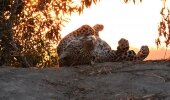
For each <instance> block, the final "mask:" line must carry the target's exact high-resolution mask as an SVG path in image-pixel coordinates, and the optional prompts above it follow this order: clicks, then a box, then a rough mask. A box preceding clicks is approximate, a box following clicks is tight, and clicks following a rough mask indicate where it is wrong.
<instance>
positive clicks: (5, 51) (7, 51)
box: [0, 0, 97, 67]
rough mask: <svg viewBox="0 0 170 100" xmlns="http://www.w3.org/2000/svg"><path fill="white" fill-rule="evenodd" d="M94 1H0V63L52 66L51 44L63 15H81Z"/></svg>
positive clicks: (55, 39) (57, 37) (55, 40)
mask: <svg viewBox="0 0 170 100" xmlns="http://www.w3.org/2000/svg"><path fill="white" fill-rule="evenodd" d="M92 2H93V3H95V4H96V3H97V0H93V1H92V0H81V1H80V3H81V5H77V4H75V3H74V2H73V0H0V8H1V9H0V22H1V23H0V49H1V51H0V57H1V59H0V60H1V64H4V63H5V64H7V65H9V66H22V67H30V66H36V67H42V66H54V65H55V64H56V62H57V55H56V50H55V48H54V45H57V43H58V41H59V40H60V39H61V36H60V30H61V26H62V25H63V23H64V22H65V21H69V19H68V18H67V17H66V15H67V16H68V15H71V14H72V13H73V12H78V13H79V14H81V13H82V12H83V10H84V8H89V7H90V6H91V4H92Z"/></svg>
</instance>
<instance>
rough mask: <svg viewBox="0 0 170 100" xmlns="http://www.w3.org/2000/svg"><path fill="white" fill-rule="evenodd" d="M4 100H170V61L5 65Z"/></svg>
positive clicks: (1, 74)
mask: <svg viewBox="0 0 170 100" xmlns="http://www.w3.org/2000/svg"><path fill="white" fill-rule="evenodd" d="M0 100H170V61H168V60H159V61H156V60H155V61H144V62H135V63H134V62H133V63H132V62H106V63H99V64H95V65H93V66H90V65H82V66H74V67H60V68H13V67H6V66H2V67H1V68H0Z"/></svg>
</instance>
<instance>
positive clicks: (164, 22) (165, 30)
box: [156, 0, 170, 47]
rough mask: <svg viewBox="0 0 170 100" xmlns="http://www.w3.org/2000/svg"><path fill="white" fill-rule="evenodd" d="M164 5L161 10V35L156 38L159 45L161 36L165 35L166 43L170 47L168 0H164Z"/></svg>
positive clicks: (159, 28) (159, 30)
mask: <svg viewBox="0 0 170 100" xmlns="http://www.w3.org/2000/svg"><path fill="white" fill-rule="evenodd" d="M162 2H163V6H162V9H161V11H160V14H161V21H160V23H159V27H158V32H159V37H158V39H157V40H156V44H157V46H159V45H161V42H162V41H161V40H160V37H164V39H165V41H164V42H165V44H166V46H167V47H168V46H169V45H170V7H168V4H167V1H166V0H162Z"/></svg>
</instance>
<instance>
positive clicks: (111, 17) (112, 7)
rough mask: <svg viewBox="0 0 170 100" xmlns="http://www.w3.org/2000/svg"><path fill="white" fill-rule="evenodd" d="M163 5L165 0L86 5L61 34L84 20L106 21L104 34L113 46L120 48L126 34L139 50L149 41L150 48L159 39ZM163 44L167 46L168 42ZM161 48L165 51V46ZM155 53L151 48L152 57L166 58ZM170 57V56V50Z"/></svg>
mask: <svg viewBox="0 0 170 100" xmlns="http://www.w3.org/2000/svg"><path fill="white" fill-rule="evenodd" d="M153 2H154V3H153ZM161 7H162V1H161V0H149V1H148V0H143V1H142V3H139V4H136V5H134V4H133V2H131V3H129V4H125V3H123V2H122V1H121V0H112V1H109V2H108V1H106V0H101V1H100V2H99V3H97V5H92V7H91V8H89V9H85V11H84V12H83V14H82V15H78V14H73V15H72V16H71V18H70V19H71V20H70V22H69V23H66V24H65V27H63V28H62V32H61V34H62V37H63V36H65V35H66V34H68V33H70V32H71V31H73V30H75V29H76V28H78V27H80V26H81V25H83V24H89V25H91V26H93V25H95V24H97V23H99V24H103V25H104V30H103V31H101V32H100V37H101V38H102V39H103V40H105V41H106V42H107V43H108V44H109V45H110V46H111V47H112V49H116V47H117V42H118V40H119V39H120V38H126V39H128V40H129V43H130V47H131V48H132V49H135V50H136V51H138V49H140V47H141V46H142V45H148V46H149V48H150V50H156V49H157V46H156V44H155V39H156V38H157V37H158V24H159V21H160V9H161ZM160 48H164V46H163V47H160ZM161 51H163V52H165V50H164V49H161ZM159 52H160V50H159ZM168 52H169V51H168ZM163 54H164V53H163ZM153 55H154V54H153V52H152V51H151V53H150V55H149V57H148V59H162V58H163V57H164V55H162V54H161V55H160V56H159V57H154V56H153ZM151 56H152V57H151ZM167 57H169V56H168V53H167Z"/></svg>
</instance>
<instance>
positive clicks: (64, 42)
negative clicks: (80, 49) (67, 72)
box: [57, 24, 95, 56]
mask: <svg viewBox="0 0 170 100" xmlns="http://www.w3.org/2000/svg"><path fill="white" fill-rule="evenodd" d="M94 34H95V33H94V29H93V28H92V27H91V26H90V25H87V24H85V25H82V26H81V27H79V28H78V29H76V30H74V31H72V32H70V33H69V34H67V35H66V36H65V37H64V38H62V39H61V40H60V42H59V43H58V46H57V53H58V56H60V54H62V52H63V51H65V49H66V48H67V46H69V45H71V44H73V43H74V42H76V41H78V40H79V39H80V38H83V37H87V36H90V35H94Z"/></svg>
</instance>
